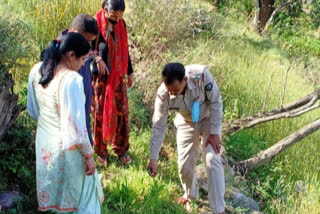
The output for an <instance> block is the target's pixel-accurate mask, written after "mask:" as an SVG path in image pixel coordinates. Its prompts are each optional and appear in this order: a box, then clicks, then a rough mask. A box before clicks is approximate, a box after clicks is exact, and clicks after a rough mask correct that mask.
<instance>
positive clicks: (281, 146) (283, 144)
mask: <svg viewBox="0 0 320 214" xmlns="http://www.w3.org/2000/svg"><path fill="white" fill-rule="evenodd" d="M319 129H320V118H318V119H317V120H315V121H313V122H312V123H309V124H308V125H306V126H304V127H303V128H301V129H299V130H298V131H296V132H294V133H292V134H291V135H289V136H288V137H286V138H284V139H282V140H281V141H279V142H278V143H276V144H275V145H273V146H271V147H270V148H268V149H266V150H264V151H262V152H260V153H259V154H258V155H256V156H254V157H252V158H249V159H247V160H244V161H241V162H239V163H238V165H237V168H238V171H239V172H240V173H242V174H243V173H244V172H248V171H249V170H252V169H255V168H257V167H259V166H261V165H263V164H265V163H268V162H269V161H270V160H272V159H273V158H274V157H275V156H276V155H279V154H280V153H282V152H284V151H285V150H286V149H288V148H289V147H290V146H292V145H294V144H295V143H297V142H299V141H301V140H302V139H304V138H306V137H307V136H309V135H310V134H312V133H314V132H316V131H318V130H319Z"/></svg>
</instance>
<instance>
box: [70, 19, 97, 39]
mask: <svg viewBox="0 0 320 214" xmlns="http://www.w3.org/2000/svg"><path fill="white" fill-rule="evenodd" d="M70 29H73V30H77V31H78V32H79V33H90V34H93V35H97V34H98V25H97V21H96V20H95V19H94V18H93V17H92V16H90V15H88V14H80V15H77V16H76V17H74V19H73V20H72V23H71V26H70Z"/></svg>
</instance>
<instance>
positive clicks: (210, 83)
mask: <svg viewBox="0 0 320 214" xmlns="http://www.w3.org/2000/svg"><path fill="white" fill-rule="evenodd" d="M212 87H213V84H212V82H209V83H208V84H207V85H206V86H205V87H204V89H205V90H206V91H211V90H212Z"/></svg>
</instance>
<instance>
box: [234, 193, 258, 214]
mask: <svg viewBox="0 0 320 214" xmlns="http://www.w3.org/2000/svg"><path fill="white" fill-rule="evenodd" d="M228 197H229V201H230V202H231V204H232V206H233V207H240V208H244V209H247V210H249V211H248V213H252V214H253V213H254V212H258V213H260V212H259V211H260V208H259V205H258V203H257V202H256V201H255V200H253V199H252V198H249V197H246V196H245V195H243V194H242V193H240V191H239V190H238V189H236V188H234V187H232V188H230V189H228Z"/></svg>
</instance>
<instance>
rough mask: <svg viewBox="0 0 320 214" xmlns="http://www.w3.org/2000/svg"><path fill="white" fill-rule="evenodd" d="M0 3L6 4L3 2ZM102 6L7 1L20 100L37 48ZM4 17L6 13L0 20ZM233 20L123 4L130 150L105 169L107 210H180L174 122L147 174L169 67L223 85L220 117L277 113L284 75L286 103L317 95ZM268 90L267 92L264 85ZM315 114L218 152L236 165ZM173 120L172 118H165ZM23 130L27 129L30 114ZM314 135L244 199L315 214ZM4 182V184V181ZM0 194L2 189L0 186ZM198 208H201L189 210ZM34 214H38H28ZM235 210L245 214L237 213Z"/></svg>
mask: <svg viewBox="0 0 320 214" xmlns="http://www.w3.org/2000/svg"><path fill="white" fill-rule="evenodd" d="M2 2H3V1H2ZM99 8H100V1H98V0H94V1H90V4H89V3H88V1H84V0H83V1H82V0H81V1H65V0H53V1H45V0H34V1H27V0H23V1H22V2H21V3H20V4H18V5H17V4H16V2H15V1H13V0H4V3H1V4H0V9H1V11H7V13H9V14H10V16H13V17H14V18H13V19H12V22H14V21H15V20H17V19H20V20H23V22H24V24H25V26H26V28H25V31H24V33H25V34H26V35H31V36H32V40H31V41H30V40H28V41H21V42H28V43H32V44H34V47H35V48H34V49H32V50H31V51H32V54H31V56H30V57H31V58H28V60H26V59H25V58H23V57H22V58H21V62H22V63H23V64H25V65H26V68H24V69H19V70H17V69H14V68H13V69H12V72H13V74H14V76H15V78H16V80H17V82H18V84H17V86H16V91H17V92H20V94H21V100H23V99H25V93H23V92H24V91H25V89H24V86H25V82H26V78H27V74H28V72H29V68H30V66H32V64H33V63H34V62H36V61H37V56H38V54H39V50H40V49H41V48H43V47H44V46H45V44H47V42H48V41H50V40H51V39H54V38H55V37H56V36H57V35H58V34H59V31H60V30H61V29H64V28H66V27H68V25H69V23H70V21H71V20H72V18H73V17H74V16H75V15H77V14H78V13H89V14H94V13H95V11H97V10H98V9H99ZM1 15H2V14H1ZM234 15H235V14H232V15H230V16H229V15H225V14H220V13H218V12H216V10H214V8H213V6H212V5H211V3H210V1H200V0H145V1H140V0H129V1H127V11H126V14H125V19H126V22H127V24H128V31H129V34H130V39H131V40H132V41H133V44H134V47H136V48H137V49H138V51H137V49H135V50H133V51H132V53H137V52H138V53H140V54H141V56H140V54H139V57H138V56H136V54H134V55H133V56H132V57H133V59H134V69H135V78H136V79H135V80H136V81H135V86H134V88H133V89H131V90H130V91H129V99H130V114H131V130H132V132H131V138H130V142H131V149H130V154H131V155H132V156H133V159H134V161H133V164H132V165H130V166H129V167H127V168H126V167H123V166H122V165H121V164H120V162H119V161H118V159H117V158H116V157H115V156H111V165H110V166H109V167H108V168H101V167H100V172H102V173H103V174H104V176H103V185H104V191H105V198H106V201H105V202H104V204H103V209H104V213H142V212H144V213H184V212H185V211H184V210H183V208H182V207H181V206H178V205H176V204H175V203H174V202H173V198H176V197H179V196H180V195H181V194H182V189H181V187H180V182H179V178H178V173H177V164H176V145H175V141H174V139H175V138H174V137H175V136H174V134H175V133H174V129H172V127H173V125H172V123H170V124H169V126H170V128H171V129H169V130H168V131H167V135H166V138H165V144H164V149H163V151H162V152H161V158H160V163H159V164H160V166H159V176H158V177H157V178H155V179H152V178H150V177H149V176H148V174H147V172H146V170H145V167H146V165H147V162H148V152H149V148H148V143H149V139H150V135H151V132H150V124H151V122H150V118H151V116H150V115H151V114H152V108H153V99H154V97H155V91H156V88H157V87H158V86H159V85H160V83H161V79H160V72H161V70H162V68H163V66H164V65H165V64H166V63H167V62H172V61H180V62H182V63H184V64H193V63H199V64H206V65H208V66H209V68H210V70H211V72H212V74H213V75H214V77H215V79H216V80H217V82H218V85H219V86H220V89H221V92H222V96H223V101H224V113H225V120H232V119H235V118H237V117H242V116H247V115H251V114H253V113H255V112H258V111H260V110H261V109H262V107H263V106H264V104H266V107H265V109H266V110H267V109H272V108H275V107H278V106H280V104H281V93H282V88H283V86H284V82H285V75H286V70H287V68H288V67H289V65H291V70H290V71H289V74H288V84H287V88H286V92H285V93H286V96H285V100H284V101H285V102H290V101H293V100H295V99H297V98H299V97H302V96H304V95H306V94H307V93H310V92H311V91H313V88H314V86H313V85H312V84H310V81H309V79H308V78H307V77H306V75H304V72H305V70H304V65H303V64H302V63H300V62H299V61H295V60H293V58H292V56H291V55H289V54H288V53H287V52H286V49H283V47H282V46H281V45H279V43H274V42H272V41H271V40H269V39H265V38H262V37H260V36H258V35H256V34H255V33H253V32H251V31H250V29H249V27H248V24H247V22H244V20H243V19H238V20H235V19H234ZM270 82H271V84H272V87H271V90H270V91H269V93H268V97H267V99H265V97H266V93H267V91H268V85H269V83H270ZM319 113H320V112H319V111H317V112H312V113H308V114H306V115H304V116H303V117H300V118H297V119H290V120H280V121H276V122H271V123H269V124H264V125H260V126H257V127H255V128H253V129H250V130H245V131H241V132H239V133H237V134H236V135H233V136H231V137H227V138H226V140H225V142H224V145H225V147H226V148H227V151H228V154H229V156H230V157H232V158H234V159H236V160H241V159H245V158H248V157H250V156H252V155H254V154H256V153H258V152H259V151H260V150H263V149H265V148H267V147H269V146H271V145H273V144H274V143H275V142H277V141H279V140H280V139H282V138H284V137H285V136H287V135H288V134H290V133H291V132H293V131H294V130H296V129H298V128H299V127H302V126H303V125H305V124H307V123H309V122H311V121H312V120H314V119H315V118H316V117H317V116H318V115H319ZM170 119H172V116H171V117H170ZM19 121H20V123H22V124H23V125H25V126H29V127H30V126H31V127H32V126H34V124H31V125H30V121H31V120H30V119H29V118H28V116H27V115H26V114H22V116H21V117H20V120H19ZM318 138H319V133H316V134H314V135H312V136H311V137H308V138H307V139H305V140H304V141H302V142H300V143H298V144H297V145H295V146H293V147H292V148H290V149H289V150H288V151H287V152H285V153H284V154H282V155H281V156H279V157H277V158H276V159H275V160H273V161H272V162H271V163H269V164H268V165H266V166H263V167H260V168H259V169H257V170H255V171H253V172H252V173H250V175H249V176H248V178H247V179H246V182H247V185H248V186H249V187H250V191H249V194H251V195H252V196H254V198H255V199H257V200H258V201H259V202H260V205H261V206H262V208H263V211H264V212H265V213H286V214H287V213H318V211H319V210H320V194H319V186H320V181H319V177H320V154H319V153H318V152H316V151H319V149H320V145H319V144H318V143H317V142H318ZM0 183H1V182H0ZM0 187H1V185H0ZM193 206H194V208H195V210H197V208H200V207H201V205H200V204H197V203H195V204H193ZM33 213H34V212H33ZM238 213H241V212H240V211H239V212H238Z"/></svg>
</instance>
